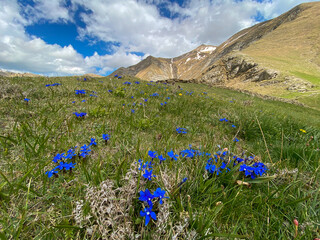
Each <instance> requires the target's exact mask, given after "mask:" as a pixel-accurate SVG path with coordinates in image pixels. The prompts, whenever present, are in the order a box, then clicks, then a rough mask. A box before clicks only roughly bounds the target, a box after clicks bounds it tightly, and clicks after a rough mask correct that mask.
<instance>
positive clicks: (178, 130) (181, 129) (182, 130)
mask: <svg viewBox="0 0 320 240" xmlns="http://www.w3.org/2000/svg"><path fill="white" fill-rule="evenodd" d="M176 131H177V133H179V134H180V133H181V134H186V133H187V129H186V128H180V127H179V128H176Z"/></svg>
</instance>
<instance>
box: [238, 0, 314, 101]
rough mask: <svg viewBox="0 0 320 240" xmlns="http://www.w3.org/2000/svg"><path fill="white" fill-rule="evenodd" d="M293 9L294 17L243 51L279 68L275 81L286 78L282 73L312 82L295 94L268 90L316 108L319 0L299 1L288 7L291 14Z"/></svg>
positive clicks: (259, 60) (256, 59) (259, 61)
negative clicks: (305, 90) (309, 86)
mask: <svg viewBox="0 0 320 240" xmlns="http://www.w3.org/2000/svg"><path fill="white" fill-rule="evenodd" d="M294 10H296V14H297V17H294V20H292V21H287V22H285V23H282V24H281V25H280V26H279V27H278V28H276V29H275V30H274V31H271V32H270V33H268V34H267V35H264V36H263V37H262V38H261V39H259V40H258V41H256V42H254V43H252V44H251V45H250V46H249V47H248V48H246V49H244V50H243V51H242V53H243V54H245V55H248V56H250V57H252V58H253V59H254V61H255V62H257V63H259V64H261V65H263V66H265V67H267V68H271V69H276V70H280V72H281V75H280V76H279V77H278V80H282V81H285V76H294V77H296V78H299V79H302V80H304V81H306V82H309V83H310V84H312V85H313V86H312V88H309V89H308V91H307V92H300V93H298V94H297V93H295V94H294V93H289V92H288V91H281V92H280V93H279V92H278V93H277V92H273V91H272V90H271V91H270V93H271V94H273V93H275V94H273V95H276V96H281V97H285V98H297V99H298V100H299V101H301V102H303V103H306V104H308V105H310V106H312V107H316V106H319V104H320V95H319V92H320V42H319V36H320V32H319V30H320V2H313V3H305V4H301V5H299V6H297V7H296V8H295V9H293V10H291V12H292V14H294ZM279 18H280V19H281V17H279ZM275 20H276V19H275ZM272 21H274V20H272ZM297 84H301V83H299V82H297ZM283 90H284V89H283Z"/></svg>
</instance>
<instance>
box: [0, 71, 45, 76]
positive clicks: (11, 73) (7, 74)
mask: <svg viewBox="0 0 320 240" xmlns="http://www.w3.org/2000/svg"><path fill="white" fill-rule="evenodd" d="M0 76H3V77H42V76H41V75H37V74H33V73H15V72H8V71H3V70H0Z"/></svg>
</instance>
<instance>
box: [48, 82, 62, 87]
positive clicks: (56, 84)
mask: <svg viewBox="0 0 320 240" xmlns="http://www.w3.org/2000/svg"><path fill="white" fill-rule="evenodd" d="M59 85H61V83H53V84H47V85H46V87H54V86H59Z"/></svg>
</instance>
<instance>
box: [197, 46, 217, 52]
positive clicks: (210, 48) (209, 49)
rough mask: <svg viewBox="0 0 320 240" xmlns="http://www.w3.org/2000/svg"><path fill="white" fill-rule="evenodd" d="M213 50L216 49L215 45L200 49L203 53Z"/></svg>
mask: <svg viewBox="0 0 320 240" xmlns="http://www.w3.org/2000/svg"><path fill="white" fill-rule="evenodd" d="M214 50H216V47H211V46H209V47H205V48H204V49H201V50H200V52H203V53H212V52H213V51H214Z"/></svg>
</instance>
